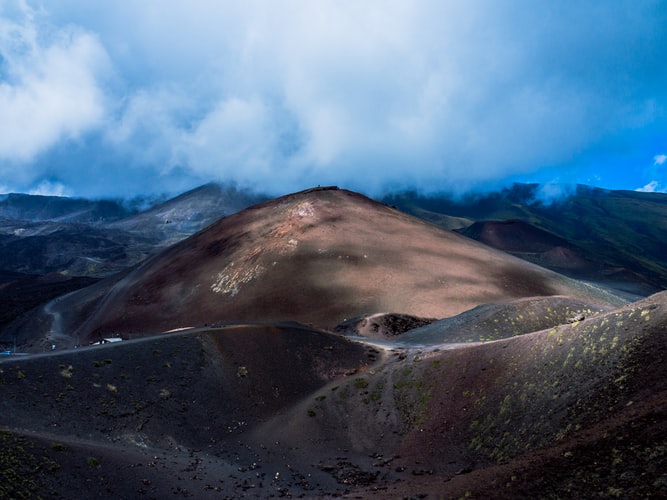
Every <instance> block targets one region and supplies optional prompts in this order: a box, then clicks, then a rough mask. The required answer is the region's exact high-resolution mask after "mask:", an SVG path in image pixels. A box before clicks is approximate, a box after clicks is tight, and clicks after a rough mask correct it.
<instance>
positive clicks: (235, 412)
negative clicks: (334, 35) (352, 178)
mask: <svg viewBox="0 0 667 500" xmlns="http://www.w3.org/2000/svg"><path fill="white" fill-rule="evenodd" d="M453 216H456V217H459V216H458V215H457V214H455V213H454V214H453ZM148 219H150V217H148ZM135 220H136V219H135ZM461 221H462V218H460V219H459V222H461ZM511 224H514V223H511ZM137 227H140V224H139V225H138V226H137ZM151 227H155V226H151ZM518 227H520V230H519V231H516V232H513V233H512V234H514V235H515V236H517V237H516V238H514V239H512V238H507V237H503V238H501V239H500V240H498V241H501V242H504V243H503V244H504V245H506V246H507V245H508V244H509V243H511V245H514V246H513V247H512V248H506V250H507V251H512V252H515V251H516V252H518V251H519V250H522V248H521V241H522V240H521V238H524V240H526V238H528V239H530V238H533V239H532V240H531V241H534V242H535V241H543V240H545V239H546V240H547V241H551V240H549V238H551V236H549V237H547V236H545V235H544V233H542V232H540V231H535V230H534V229H533V227H532V226H531V227H528V226H524V225H520V226H518ZM535 227H537V226H535ZM124 230H127V227H126V228H125V229H124ZM551 234H555V233H551ZM558 238H559V237H558ZM567 241H568V242H569V243H568V246H569V247H572V248H573V245H572V244H571V241H570V240H567ZM551 242H552V243H553V244H554V245H556V246H558V245H559V244H560V243H562V241H561V240H553V241H551ZM496 246H498V245H496ZM577 248H579V250H576V251H577V252H581V255H585V256H586V259H588V261H589V262H593V261H594V264H595V265H596V266H597V265H598V264H599V262H600V261H599V260H595V259H593V260H590V253H589V250H587V249H585V250H581V248H587V247H585V246H583V247H577ZM533 250H535V251H541V250H540V249H532V250H530V251H531V252H532V251H533ZM573 251H574V250H573ZM662 265H663V264H662V262H657V263H656V264H655V266H662ZM656 268H657V267H656ZM596 269H599V268H596ZM634 269H635V270H640V269H639V267H635V268H634ZM595 272H597V270H596V271H595ZM644 272H645V271H641V273H642V275H643V273H644ZM20 279H23V278H22V277H20V276H15V275H7V280H8V283H13V282H14V281H12V280H20ZM31 279H32V278H31ZM34 279H37V278H34ZM53 279H54V278H53ZM28 283H29V281H28ZM66 283H67V281H64V282H63V285H62V286H63V287H69V288H63V290H62V292H63V293H65V292H69V291H70V290H74V289H75V288H77V286H75V284H71V285H67V284H66ZM636 291H638V289H637V288H635V292H636ZM626 292H627V291H626ZM36 302H39V300H37V299H36ZM297 321H298V322H297ZM2 336H3V339H4V340H5V345H6V346H10V345H11V342H10V340H12V341H13V340H14V339H16V340H17V344H18V346H19V350H20V351H23V352H24V353H25V352H32V354H28V355H19V354H18V353H17V354H10V355H7V356H3V357H0V394H1V396H2V397H0V429H1V430H0V444H1V445H2V446H1V447H0V449H1V451H0V464H1V465H0V497H3V498H5V497H7V498H30V497H43V498H72V497H76V498H91V497H102V498H142V497H146V498H167V497H177V498H178V497H192V498H241V497H254V498H268V497H290V498H294V497H307V498H331V497H345V498H616V497H617V498H663V497H665V496H667V424H666V422H667V419H666V418H665V417H666V416H667V415H666V413H667V405H666V403H667V377H666V375H667V373H665V370H667V368H666V366H667V364H666V361H667V360H666V359H665V357H666V355H667V345H666V341H667V292H660V293H657V294H653V295H651V296H649V297H646V298H643V299H640V300H637V301H629V296H628V293H625V292H623V291H620V292H619V291H618V289H616V290H615V291H614V290H610V289H607V288H602V287H599V286H595V285H594V284H592V283H590V282H588V283H584V282H581V281H577V280H575V279H572V278H568V277H565V276H563V275H561V274H558V273H555V272H553V271H549V270H546V269H544V268H542V267H539V266H537V265H535V264H533V263H530V262H527V261H526V260H522V259H519V258H517V257H516V256H512V255H509V254H507V253H505V252H502V251H500V250H499V249H493V248H490V247H489V246H486V245H483V244H482V243H479V242H476V241H474V240H472V239H469V238H466V237H464V236H461V235H459V234H456V233H453V232H450V231H446V230H444V229H441V228H438V227H436V226H435V225H432V224H430V223H425V222H423V221H420V220H418V219H415V218H413V217H411V216H408V215H406V214H404V213H401V212H399V211H397V210H395V209H393V208H390V207H388V206H385V205H382V204H379V203H376V202H374V201H372V200H369V199H368V198H365V197H363V196H361V195H358V194H356V193H352V192H349V191H344V190H339V189H335V188H319V189H314V190H308V191H304V192H301V193H296V194H294V195H289V196H285V197H282V198H278V199H275V200H271V201H268V202H265V203H262V204H260V205H256V206H253V207H252V208H249V209H246V210H243V211H241V212H238V213H237V214H235V215H230V216H227V217H225V218H223V219H221V220H220V221H218V222H216V223H214V224H212V225H210V226H208V227H207V228H205V229H204V230H202V231H200V232H198V233H196V234H195V235H193V236H192V237H190V238H187V239H185V240H183V241H181V242H180V243H176V244H175V245H172V246H170V247H169V248H167V249H166V250H164V251H162V252H160V253H158V254H156V255H154V256H152V257H150V258H148V259H147V260H146V261H145V262H143V263H142V264H140V265H139V266H137V267H134V268H132V269H128V270H126V271H125V272H123V273H120V274H117V275H115V276H112V277H109V278H106V279H104V280H101V281H97V282H95V283H94V284H92V285H91V286H88V287H85V288H81V289H79V290H74V291H72V292H70V293H68V294H66V295H62V296H61V295H58V296H57V297H56V298H55V299H54V300H51V301H50V302H48V303H46V305H43V306H40V307H39V308H38V309H35V310H33V311H31V312H30V313H26V314H24V315H22V316H21V317H19V318H17V319H16V320H14V321H13V322H12V323H11V324H9V325H8V326H7V327H6V328H5V329H4V330H3V331H2ZM118 336H120V337H122V338H124V339H125V340H123V341H122V342H113V343H110V344H107V345H98V346H88V343H89V342H90V341H95V340H98V339H101V338H102V337H118ZM75 345H80V346H81V347H78V348H76V349H74V346H75ZM52 346H55V350H52V349H51V347H52Z"/></svg>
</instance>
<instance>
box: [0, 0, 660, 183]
mask: <svg viewBox="0 0 667 500" xmlns="http://www.w3.org/2000/svg"><path fill="white" fill-rule="evenodd" d="M665 26H667V6H665V5H664V3H661V2H655V1H648V0H647V1H641V0H640V1H636V0H633V1H621V2H614V3H609V2H597V1H582V2H566V3H563V4H558V5H556V4H554V3H553V2H546V1H545V2H528V1H519V0H516V1H512V0H507V1H482V0H479V1H471V2H442V1H439V0H437V1H436V0H434V1H428V0H421V1H419V0H418V1H379V0H377V1H375V0H370V1H368V2H355V1H333V0H331V1H330V0H321V1H318V2H311V1H305V0H302V1H297V0H279V1H275V2H263V1H259V0H257V1H255V0H245V1H226V2H214V1H205V0H192V1H190V2H179V1H175V0H143V1H142V2H118V1H111V0H99V1H96V2H88V1H84V0H50V1H49V2H46V1H43V2H40V1H37V0H33V1H30V0H25V1H12V0H5V1H0V127H1V129H0V186H7V187H9V188H14V189H16V190H30V189H38V186H40V185H41V186H47V187H48V186H58V189H60V190H62V192H71V193H76V194H81V195H93V196H95V195H131V194H136V193H146V192H160V191H178V190H180V189H184V188H187V187H193V186H195V185H197V184H199V183H202V182H206V181H209V180H223V181H232V182H235V183H237V184H238V185H240V186H244V187H251V188H259V189H262V190H265V191H269V192H272V193H276V194H277V193H284V192H287V191H291V190H296V189H301V188H305V187H308V186H312V185H316V184H339V185H342V186H345V187H349V188H352V189H358V190H361V191H364V192H367V193H371V194H372V193H377V192H379V191H380V190H383V189H388V188H398V187H414V188H418V189H422V190H426V191H443V190H449V191H458V192H460V191H463V190H468V189H474V188H479V187H484V186H489V185H494V184H497V183H500V182H503V181H508V180H517V179H518V180H532V179H535V180H542V181H550V180H552V179H554V178H559V179H563V180H565V181H567V182H585V181H586V179H590V178H591V177H593V176H595V177H596V178H599V179H601V181H602V182H603V183H605V182H606V183H607V184H613V183H614V182H616V183H619V184H622V183H623V182H625V183H628V182H631V183H634V184H632V185H631V186H626V187H628V188H635V187H637V186H640V185H644V184H647V183H648V182H649V181H651V180H654V178H644V177H642V175H646V174H645V173H642V172H644V171H645V170H646V167H647V165H650V164H651V163H652V162H653V161H657V160H653V159H654V157H655V158H657V157H658V156H656V155H659V154H660V152H661V151H664V147H665V144H664V143H665V140H666V138H667V125H666V122H667V120H666V118H667V113H666V109H667V69H665V63H664V61H665V55H666V53H667V29H666V28H665ZM610 158H613V159H614V160H613V161H610V160H609V159H610ZM647 185H648V184H647ZM612 187H616V186H612ZM618 187H621V186H618Z"/></svg>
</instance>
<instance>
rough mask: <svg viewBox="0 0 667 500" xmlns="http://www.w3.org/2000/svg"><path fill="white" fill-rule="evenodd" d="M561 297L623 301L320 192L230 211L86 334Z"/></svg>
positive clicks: (150, 265) (131, 279) (107, 309)
mask: <svg viewBox="0 0 667 500" xmlns="http://www.w3.org/2000/svg"><path fill="white" fill-rule="evenodd" d="M555 294H560V295H568V296H573V297H578V298H581V299H582V300H586V301H590V302H609V301H612V302H613V301H614V300H613V298H611V297H609V296H607V295H605V294H603V293H601V292H599V291H598V290H596V289H594V288H592V287H589V286H585V285H581V284H578V283H577V282H575V281H572V280H569V279H567V278H565V277H563V276H561V275H558V274H556V273H553V272H550V271H547V270H545V269H543V268H540V267H538V266H535V265H532V264H529V263H526V262H525V261H522V260H520V259H517V258H514V257H512V256H509V255H507V254H505V253H503V252H499V251H497V250H494V249H491V248H488V247H486V246H484V245H481V244H479V243H477V242H474V241H471V240H470V239H467V238H464V237H462V236H460V235H457V234H455V233H452V232H450V231H447V230H443V229H441V228H438V227H436V226H434V225H431V224H428V223H426V222H424V221H421V220H419V219H416V218H414V217H411V216H408V215H405V214H403V213H401V212H399V211H397V210H394V209H392V208H389V207H387V206H385V205H382V204H380V203H377V202H374V201H372V200H370V199H368V198H366V197H364V196H362V195H359V194H356V193H353V192H349V191H345V190H339V189H336V188H318V189H314V190H308V191H304V192H300V193H296V194H293V195H288V196H284V197H281V198H277V199H275V200H271V201H269V202H266V203H262V204H260V205H256V206H254V207H251V208H249V209H246V210H244V211H242V212H239V213H237V214H234V215H232V216H230V217H226V218H224V219H222V220H220V221H218V222H217V223H215V224H213V225H211V226H209V227H208V228H206V229H205V230H203V231H202V232H200V233H197V234H196V235H194V236H192V237H190V238H188V239H187V240H184V241H183V242H181V243H179V244H177V245H175V246H173V247H171V248H170V249H168V250H166V251H165V252H163V253H162V254H160V255H158V256H156V257H154V258H152V259H150V260H149V261H147V262H146V263H145V264H143V265H142V266H140V267H139V268H138V269H136V270H135V271H134V272H132V273H131V274H129V275H128V276H127V277H126V278H124V279H123V280H121V281H120V282H119V283H118V284H117V285H116V286H115V287H114V288H113V289H112V290H111V291H110V292H109V293H108V294H107V295H106V297H105V298H104V299H103V300H101V301H100V302H99V303H98V304H97V308H96V310H95V311H94V312H93V314H92V315H88V316H87V317H86V318H82V320H83V319H85V321H83V327H82V328H81V329H80V331H79V332H78V334H79V336H80V337H81V338H82V339H85V338H95V337H96V336H98V335H107V334H117V333H122V334H123V335H133V334H144V333H152V332H157V331H164V330H168V329H172V328H176V327H182V326H194V325H202V324H205V323H212V322H227V321H258V320H259V321H277V320H297V321H301V322H304V323H312V324H314V325H316V326H320V327H333V326H335V325H336V324H338V323H340V322H341V321H343V320H345V319H346V318H350V317H353V316H357V315H360V314H367V313H373V312H379V311H392V312H398V313H405V314H411V315H414V316H420V317H431V318H441V317H446V316H451V315H454V314H457V313H460V312H462V311H465V310H467V309H470V308H472V307H474V306H476V305H479V304H484V303H489V302H496V301H501V300H508V299H513V298H519V297H525V296H544V295H555Z"/></svg>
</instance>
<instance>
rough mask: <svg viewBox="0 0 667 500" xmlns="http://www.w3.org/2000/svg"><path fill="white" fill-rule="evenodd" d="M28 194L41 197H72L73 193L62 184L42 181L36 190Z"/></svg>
mask: <svg viewBox="0 0 667 500" xmlns="http://www.w3.org/2000/svg"><path fill="white" fill-rule="evenodd" d="M28 194H34V195H41V196H70V195H71V194H72V192H71V191H70V190H69V189H67V187H65V186H64V185H63V184H61V183H60V182H51V181H42V182H40V183H39V185H38V186H37V187H36V188H34V189H31V190H30V191H28Z"/></svg>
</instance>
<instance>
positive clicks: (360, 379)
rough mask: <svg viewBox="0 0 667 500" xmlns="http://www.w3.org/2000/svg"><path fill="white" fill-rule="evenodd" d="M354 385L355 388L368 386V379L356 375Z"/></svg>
mask: <svg viewBox="0 0 667 500" xmlns="http://www.w3.org/2000/svg"><path fill="white" fill-rule="evenodd" d="M354 386H355V387H356V388H357V389H365V388H366V387H368V380H366V379H365V378H363V377H358V378H356V379H354Z"/></svg>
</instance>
